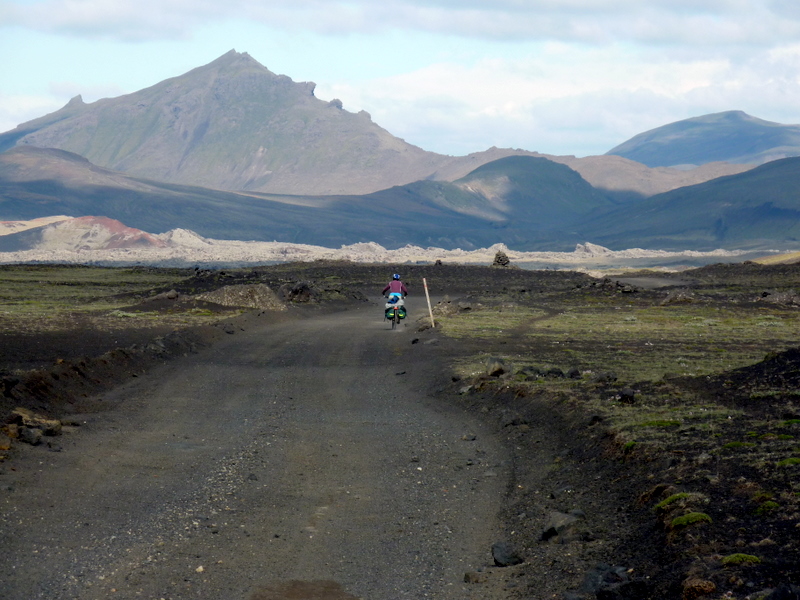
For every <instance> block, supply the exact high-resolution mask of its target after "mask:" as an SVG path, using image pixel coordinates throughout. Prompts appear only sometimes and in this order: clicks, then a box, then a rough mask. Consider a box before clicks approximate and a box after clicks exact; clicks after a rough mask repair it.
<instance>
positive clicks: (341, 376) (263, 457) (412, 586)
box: [0, 304, 509, 600]
mask: <svg viewBox="0 0 800 600" xmlns="http://www.w3.org/2000/svg"><path fill="white" fill-rule="evenodd" d="M416 335H417V334H416V333H415V332H414V330H413V326H412V325H411V324H409V326H408V327H404V326H401V328H400V329H399V330H397V331H391V330H390V329H389V325H388V323H387V322H384V321H382V320H381V309H380V307H376V305H374V304H371V305H369V306H366V305H365V307H364V308H362V309H356V310H351V311H346V312H342V313H335V314H327V315H325V314H320V315H318V316H315V317H313V318H305V319H299V320H294V321H289V322H284V323H277V324H275V323H273V324H263V325H255V326H248V327H246V330H244V331H237V332H236V333H235V334H233V335H229V336H226V337H225V339H223V340H222V341H220V342H218V343H217V344H216V345H214V346H213V347H212V348H210V349H207V350H204V351H202V352H201V353H199V354H195V355H189V356H186V357H183V358H179V359H176V360H173V361H171V362H170V363H168V364H166V365H164V366H161V367H158V368H156V369H154V370H152V371H150V372H148V373H147V374H146V375H144V376H142V377H139V378H137V379H133V380H132V381H131V382H130V383H128V384H125V385H123V386H121V387H119V388H117V389H115V390H114V391H113V392H112V393H110V394H106V395H105V400H106V401H108V402H109V403H111V404H112V405H113V406H115V408H114V409H113V410H110V411H108V412H105V413H101V414H94V415H84V416H82V419H83V420H85V421H86V424H85V425H83V426H81V427H76V428H68V429H73V430H71V431H67V432H65V434H64V435H63V436H61V438H59V441H60V443H61V444H62V445H63V451H61V452H52V451H48V449H46V448H45V447H35V448H34V447H26V448H23V450H24V452H23V453H22V456H19V457H18V458H16V459H14V461H12V463H11V464H10V465H8V466H6V467H5V470H4V473H3V475H2V477H0V510H1V511H2V514H1V515H0V540H2V541H1V542H0V544H1V545H2V554H1V556H2V558H0V597H2V598H4V599H5V600H32V599H34V598H47V599H50V600H53V599H62V598H70V599H72V598H79V599H81V600H90V599H91V600H94V599H97V600H99V599H104V600H106V599H109V598H114V599H134V598H135V599H139V598H147V599H159V598H164V599H170V598H172V599H188V598H207V599H219V600H235V599H244V600H282V599H287V600H288V599H290V598H292V599H295V600H297V599H301V600H302V599H304V598H308V599H311V598H313V599H319V600H324V599H330V600H338V599H348V598H364V599H366V600H392V599H401V598H408V599H420V598H436V599H438V600H448V599H456V598H457V599H460V600H463V599H465V598H466V599H468V598H482V597H486V596H485V595H481V594H485V593H486V592H487V590H486V589H485V587H484V586H474V585H473V586H470V585H467V584H465V583H464V573H465V572H467V571H475V570H478V569H481V568H482V567H485V566H486V565H489V563H490V562H491V556H490V548H491V545H492V543H493V542H495V541H498V539H497V538H498V536H499V535H500V533H499V532H500V528H499V523H498V521H497V513H498V511H499V510H500V508H501V506H502V502H503V497H504V494H505V493H506V486H507V482H508V476H509V475H508V464H507V463H508V461H507V456H506V454H505V451H504V449H503V446H502V445H501V444H500V443H499V442H496V441H495V440H493V438H492V437H491V433H490V432H489V431H488V428H484V427H483V426H482V424H481V423H480V422H477V421H476V420H474V419H473V417H470V416H469V415H467V414H465V413H463V412H461V411H460V410H458V409H457V408H454V407H453V406H451V405H448V404H447V403H446V402H442V401H441V400H439V401H437V400H436V399H435V398H434V397H433V396H432V395H431V389H432V387H431V386H432V385H436V383H437V382H438V384H439V385H441V384H443V383H444V382H445V381H446V377H447V373H446V371H445V370H443V368H442V366H441V364H440V362H439V360H438V358H437V353H436V347H435V345H433V344H426V343H416V344H412V343H411V342H412V339H413V338H414V337H415V336H416Z"/></svg>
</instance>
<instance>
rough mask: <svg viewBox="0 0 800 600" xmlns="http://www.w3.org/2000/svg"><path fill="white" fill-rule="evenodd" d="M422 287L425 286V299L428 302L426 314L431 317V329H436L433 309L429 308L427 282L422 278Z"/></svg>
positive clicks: (429, 298)
mask: <svg viewBox="0 0 800 600" xmlns="http://www.w3.org/2000/svg"><path fill="white" fill-rule="evenodd" d="M422 285H423V286H425V299H426V300H427V301H428V314H430V316H431V327H436V323H434V322H433V308H431V297H430V295H429V294H428V282H427V280H426V279H425V278H424V277H423V278H422Z"/></svg>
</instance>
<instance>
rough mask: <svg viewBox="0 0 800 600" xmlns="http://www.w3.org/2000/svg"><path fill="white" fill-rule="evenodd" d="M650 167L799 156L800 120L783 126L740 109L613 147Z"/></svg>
mask: <svg viewBox="0 0 800 600" xmlns="http://www.w3.org/2000/svg"><path fill="white" fill-rule="evenodd" d="M606 154H607V155H617V156H622V157H625V158H629V159H631V160H634V161H637V162H640V163H642V164H644V165H647V166H648V167H673V166H681V165H689V166H695V165H698V164H704V163H708V162H710V161H724V162H728V163H734V164H745V163H746V164H756V165H759V164H764V163H766V162H769V161H772V160H778V159H781V158H788V157H792V156H799V155H800V125H783V124H781V123H774V122H772V121H765V120H763V119H759V118H757V117H753V116H751V115H748V114H747V113H745V112H744V111H741V110H731V111H725V112H720V113H713V114H708V115H702V116H699V117H692V118H690V119H684V120H682V121H676V122H674V123H669V124H667V125H662V126H661V127H657V128H655V129H651V130H649V131H645V132H643V133H640V134H638V135H635V136H634V137H632V138H631V139H629V140H627V141H626V142H623V143H622V144H620V145H618V146H616V147H614V148H612V149H611V150H609V151H608V152H607V153H606Z"/></svg>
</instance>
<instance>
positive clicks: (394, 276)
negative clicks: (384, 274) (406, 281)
mask: <svg viewBox="0 0 800 600" xmlns="http://www.w3.org/2000/svg"><path fill="white" fill-rule="evenodd" d="M392 279H400V274H399V273H395V274H394V275H392Z"/></svg>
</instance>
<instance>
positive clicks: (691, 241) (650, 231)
mask: <svg viewBox="0 0 800 600" xmlns="http://www.w3.org/2000/svg"><path fill="white" fill-rule="evenodd" d="M578 229H579V230H580V231H581V232H582V234H583V235H584V236H585V237H586V239H589V240H591V241H593V242H596V243H599V244H602V245H604V246H608V247H610V248H615V249H622V248H632V247H647V248H661V249H670V250H677V249H681V250H684V249H695V250H711V249H715V248H741V249H746V248H787V247H796V246H797V244H798V242H799V241H800V158H786V159H782V160H777V161H773V162H769V163H767V164H764V165H761V166H760V167H757V168H755V169H753V170H751V171H747V172H745V173H741V174H739V175H731V176H728V177H721V178H719V179H715V180H713V181H708V182H706V183H701V184H699V185H694V186H689V187H685V188H680V189H678V190H673V191H671V192H667V193H664V194H659V195H657V196H653V197H651V198H648V199H646V200H643V201H641V202H639V203H637V204H635V205H626V206H624V207H621V208H619V209H615V210H612V211H610V212H608V213H607V214H605V215H603V216H600V217H597V218H595V219H593V220H591V221H584V222H583V223H582V224H580V226H578Z"/></svg>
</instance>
